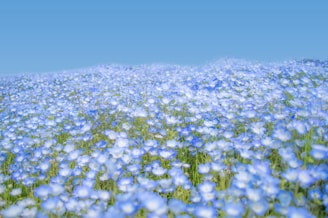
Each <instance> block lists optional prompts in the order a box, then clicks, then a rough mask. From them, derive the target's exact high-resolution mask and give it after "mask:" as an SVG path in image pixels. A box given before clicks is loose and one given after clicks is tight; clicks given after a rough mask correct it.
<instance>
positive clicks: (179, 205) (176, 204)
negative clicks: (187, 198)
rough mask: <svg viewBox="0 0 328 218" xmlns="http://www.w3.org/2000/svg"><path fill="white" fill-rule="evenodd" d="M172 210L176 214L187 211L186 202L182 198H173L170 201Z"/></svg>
mask: <svg viewBox="0 0 328 218" xmlns="http://www.w3.org/2000/svg"><path fill="white" fill-rule="evenodd" d="M168 206H169V209H170V211H172V212H173V213H174V214H175V215H178V214H180V213H183V212H185V210H186V208H187V207H186V204H185V203H184V202H182V201H181V200H178V199H175V198H172V199H170V201H169V203H168Z"/></svg>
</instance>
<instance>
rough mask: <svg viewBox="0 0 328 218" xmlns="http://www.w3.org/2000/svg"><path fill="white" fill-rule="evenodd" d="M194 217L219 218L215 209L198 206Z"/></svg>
mask: <svg viewBox="0 0 328 218" xmlns="http://www.w3.org/2000/svg"><path fill="white" fill-rule="evenodd" d="M194 215H195V216H196V217H197V218H198V217H199V218H211V217H217V211H216V209H215V208H213V207H209V206H198V207H196V208H195V211H194Z"/></svg>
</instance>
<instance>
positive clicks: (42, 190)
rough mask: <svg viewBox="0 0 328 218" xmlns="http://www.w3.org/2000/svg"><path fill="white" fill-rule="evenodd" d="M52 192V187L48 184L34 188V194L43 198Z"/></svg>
mask: <svg viewBox="0 0 328 218" xmlns="http://www.w3.org/2000/svg"><path fill="white" fill-rule="evenodd" d="M51 193H52V188H51V187H50V186H48V185H40V186H39V187H37V188H35V189H34V195H35V196H36V197H38V198H41V199H47V198H48V196H49V194H51Z"/></svg>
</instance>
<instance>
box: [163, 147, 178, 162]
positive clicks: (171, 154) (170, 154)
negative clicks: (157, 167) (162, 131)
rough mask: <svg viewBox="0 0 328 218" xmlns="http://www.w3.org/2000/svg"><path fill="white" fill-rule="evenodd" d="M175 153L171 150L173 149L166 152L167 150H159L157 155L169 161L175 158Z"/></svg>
mask: <svg viewBox="0 0 328 218" xmlns="http://www.w3.org/2000/svg"><path fill="white" fill-rule="evenodd" d="M176 153H177V152H176V151H175V150H173V149H170V150H168V149H161V150H160V151H159V155H160V156H161V157H162V158H164V159H167V160H169V159H171V158H173V157H175V155H176Z"/></svg>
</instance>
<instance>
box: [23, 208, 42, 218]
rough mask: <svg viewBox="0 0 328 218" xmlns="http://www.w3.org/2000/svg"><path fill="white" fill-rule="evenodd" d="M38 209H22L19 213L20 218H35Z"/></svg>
mask: <svg viewBox="0 0 328 218" xmlns="http://www.w3.org/2000/svg"><path fill="white" fill-rule="evenodd" d="M37 212H38V209H37V208H36V207H32V208H24V210H23V211H22V213H21V217H36V214H37Z"/></svg>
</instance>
